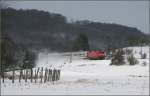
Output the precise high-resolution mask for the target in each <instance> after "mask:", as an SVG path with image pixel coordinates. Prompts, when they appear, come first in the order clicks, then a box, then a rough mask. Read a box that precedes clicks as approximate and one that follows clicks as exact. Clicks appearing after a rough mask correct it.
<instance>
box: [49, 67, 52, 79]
mask: <svg viewBox="0 0 150 96" xmlns="http://www.w3.org/2000/svg"><path fill="white" fill-rule="evenodd" d="M48 81H52V70H51V69H49V72H48Z"/></svg>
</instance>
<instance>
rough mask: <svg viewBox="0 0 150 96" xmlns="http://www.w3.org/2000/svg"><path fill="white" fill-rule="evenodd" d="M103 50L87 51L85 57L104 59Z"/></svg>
mask: <svg viewBox="0 0 150 96" xmlns="http://www.w3.org/2000/svg"><path fill="white" fill-rule="evenodd" d="M105 56H106V54H105V52H104V51H88V52H87V58H88V59H94V60H95V59H97V60H98V59H105Z"/></svg>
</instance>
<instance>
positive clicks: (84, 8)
mask: <svg viewBox="0 0 150 96" xmlns="http://www.w3.org/2000/svg"><path fill="white" fill-rule="evenodd" d="M5 3H7V6H10V7H13V8H16V9H20V8H22V9H40V10H46V11H49V12H54V13H61V14H62V15H64V16H66V17H67V18H68V20H71V19H73V20H90V21H98V22H105V23H117V24H122V25H127V26H130V27H137V28H138V29H139V30H141V31H143V32H145V33H148V29H149V2H148V1H7V2H5Z"/></svg>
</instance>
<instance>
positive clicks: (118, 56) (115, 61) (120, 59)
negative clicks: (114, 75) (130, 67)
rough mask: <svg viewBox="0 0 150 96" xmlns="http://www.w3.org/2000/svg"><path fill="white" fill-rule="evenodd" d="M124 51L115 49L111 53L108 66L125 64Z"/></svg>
mask: <svg viewBox="0 0 150 96" xmlns="http://www.w3.org/2000/svg"><path fill="white" fill-rule="evenodd" d="M124 54H125V53H124V50H123V49H117V50H115V51H114V52H113V55H112V59H111V64H110V65H124V64H125V60H124V59H125V58H124Z"/></svg>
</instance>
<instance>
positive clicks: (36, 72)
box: [35, 68, 40, 83]
mask: <svg viewBox="0 0 150 96" xmlns="http://www.w3.org/2000/svg"><path fill="white" fill-rule="evenodd" d="M39 70H40V68H38V69H37V71H36V69H35V83H36V79H37V78H38V73H39Z"/></svg>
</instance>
